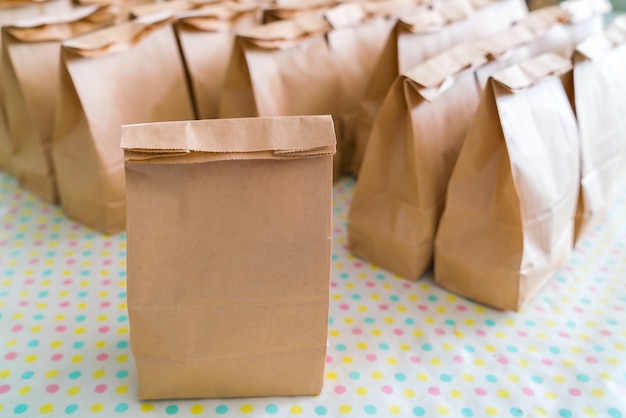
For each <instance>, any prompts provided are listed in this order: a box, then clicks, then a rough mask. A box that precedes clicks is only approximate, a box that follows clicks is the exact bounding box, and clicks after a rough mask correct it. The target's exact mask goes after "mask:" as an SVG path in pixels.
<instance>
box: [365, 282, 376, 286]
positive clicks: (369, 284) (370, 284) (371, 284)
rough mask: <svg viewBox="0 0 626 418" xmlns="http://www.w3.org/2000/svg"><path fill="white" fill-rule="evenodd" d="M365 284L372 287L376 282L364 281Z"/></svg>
mask: <svg viewBox="0 0 626 418" xmlns="http://www.w3.org/2000/svg"><path fill="white" fill-rule="evenodd" d="M365 286H367V287H374V286H376V283H374V282H367V283H365Z"/></svg>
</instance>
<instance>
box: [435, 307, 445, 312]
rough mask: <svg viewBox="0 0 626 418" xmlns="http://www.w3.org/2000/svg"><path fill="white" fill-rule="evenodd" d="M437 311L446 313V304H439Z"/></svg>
mask: <svg viewBox="0 0 626 418" xmlns="http://www.w3.org/2000/svg"><path fill="white" fill-rule="evenodd" d="M435 311H437V313H446V308H445V307H444V306H437V307H436V308H435Z"/></svg>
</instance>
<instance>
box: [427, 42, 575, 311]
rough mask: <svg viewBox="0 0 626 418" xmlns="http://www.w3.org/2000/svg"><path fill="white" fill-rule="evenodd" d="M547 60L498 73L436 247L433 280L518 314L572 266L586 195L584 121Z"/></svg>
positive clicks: (460, 166) (561, 66)
mask: <svg viewBox="0 0 626 418" xmlns="http://www.w3.org/2000/svg"><path fill="white" fill-rule="evenodd" d="M570 68H571V64H570V61H569V60H566V59H565V58H562V57H559V56H558V55H554V54H544V55H540V56H539V57H535V58H532V59H531V60H528V61H525V62H523V63H521V64H519V65H516V66H513V67H509V68H507V69H505V70H503V71H500V72H498V73H496V74H495V75H494V76H493V77H492V79H491V81H490V83H488V85H487V89H486V90H485V92H484V94H483V96H482V99H481V102H480V105H479V108H478V111H477V113H476V116H475V117H474V120H473V122H472V125H471V127H470V129H469V131H468V134H467V137H466V138H465V143H464V145H463V148H462V151H461V153H460V155H459V159H458V161H457V164H456V167H455V169H454V172H453V174H452V177H451V179H450V183H449V186H448V193H447V197H446V207H445V211H444V213H443V216H442V218H441V222H440V224H439V229H438V232H437V237H436V242H435V280H436V282H437V283H438V284H439V285H441V286H442V287H444V288H446V289H448V290H451V291H452V292H455V293H458V294H460V295H463V296H465V297H468V298H471V299H473V300H476V301H478V302H481V303H484V304H487V305H490V306H494V307H496V308H500V309H508V310H514V311H517V310H519V309H520V308H521V307H522V306H523V305H524V303H526V302H527V301H528V300H529V299H530V298H532V297H533V295H534V294H535V293H537V291H538V290H539V289H540V288H541V286H542V285H543V284H544V283H545V282H546V280H548V279H549V278H550V277H551V276H552V275H553V274H554V273H555V272H556V271H557V270H558V269H559V267H561V265H562V264H563V263H564V262H565V261H566V260H567V258H568V257H569V255H570V253H571V250H572V239H573V232H574V213H575V210H576V202H577V198H578V184H579V175H580V171H579V152H578V132H577V126H576V119H575V117H574V114H573V112H572V109H571V106H570V103H569V100H568V98H567V95H566V94H565V91H564V89H563V85H562V83H561V79H560V78H559V76H558V75H560V74H562V73H564V72H566V71H568V70H569V69H570Z"/></svg>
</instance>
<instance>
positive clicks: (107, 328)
mask: <svg viewBox="0 0 626 418" xmlns="http://www.w3.org/2000/svg"><path fill="white" fill-rule="evenodd" d="M98 332H99V333H100V334H105V333H107V332H109V327H107V326H103V327H100V328H98Z"/></svg>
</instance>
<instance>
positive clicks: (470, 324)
mask: <svg viewBox="0 0 626 418" xmlns="http://www.w3.org/2000/svg"><path fill="white" fill-rule="evenodd" d="M465 325H469V326H473V325H476V321H474V320H473V319H469V318H468V319H466V320H465Z"/></svg>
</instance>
